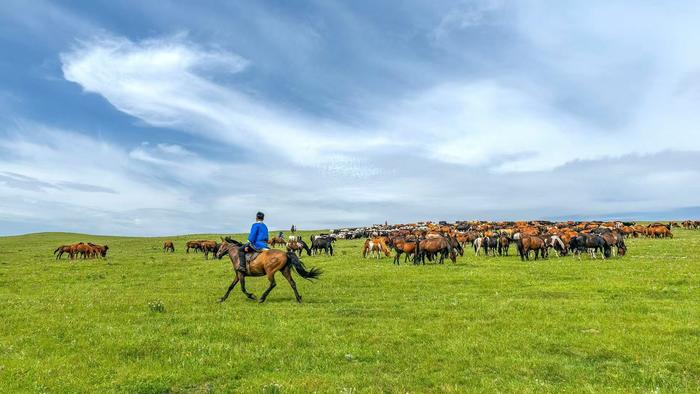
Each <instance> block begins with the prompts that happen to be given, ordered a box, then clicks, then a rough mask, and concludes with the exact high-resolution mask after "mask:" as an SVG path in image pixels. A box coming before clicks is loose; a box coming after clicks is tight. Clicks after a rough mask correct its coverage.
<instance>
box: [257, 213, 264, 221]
mask: <svg viewBox="0 0 700 394" xmlns="http://www.w3.org/2000/svg"><path fill="white" fill-rule="evenodd" d="M255 218H256V219H257V220H263V219H265V214H264V213H262V212H258V213H256V214H255Z"/></svg>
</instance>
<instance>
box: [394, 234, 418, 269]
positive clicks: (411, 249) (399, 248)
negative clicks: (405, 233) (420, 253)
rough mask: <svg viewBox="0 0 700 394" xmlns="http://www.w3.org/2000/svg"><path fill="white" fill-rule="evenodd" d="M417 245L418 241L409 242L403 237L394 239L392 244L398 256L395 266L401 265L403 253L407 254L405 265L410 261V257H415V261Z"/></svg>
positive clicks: (395, 258) (395, 259)
mask: <svg viewBox="0 0 700 394" xmlns="http://www.w3.org/2000/svg"><path fill="white" fill-rule="evenodd" d="M416 243H417V241H416V240H410V241H409V240H407V239H405V238H403V237H398V238H394V239H392V240H391V244H392V245H393V246H392V247H393V248H394V250H395V251H396V256H395V257H394V264H396V265H400V263H399V261H400V260H399V258H400V257H401V253H406V256H405V257H404V263H405V262H406V261H408V258H409V256H413V258H414V259H415V252H416Z"/></svg>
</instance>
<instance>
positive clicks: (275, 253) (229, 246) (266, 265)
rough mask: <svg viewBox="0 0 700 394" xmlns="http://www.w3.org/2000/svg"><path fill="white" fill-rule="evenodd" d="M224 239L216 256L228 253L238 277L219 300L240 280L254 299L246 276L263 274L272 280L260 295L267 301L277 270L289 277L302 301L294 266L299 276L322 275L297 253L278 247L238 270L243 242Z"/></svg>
mask: <svg viewBox="0 0 700 394" xmlns="http://www.w3.org/2000/svg"><path fill="white" fill-rule="evenodd" d="M222 241H223V242H222V243H221V246H220V247H219V250H218V251H217V252H216V258H218V259H220V258H221V257H222V256H223V255H225V254H228V257H229V258H230V259H231V265H233V271H234V272H235V274H236V277H235V278H234V279H233V282H231V285H230V286H229V287H228V290H226V294H224V296H223V297H221V298H220V299H219V302H224V301H225V300H226V299H227V298H228V295H229V294H230V293H231V290H233V288H234V287H235V286H236V284H237V283H238V282H241V291H242V292H243V294H245V295H246V297H248V298H249V299H251V300H254V299H255V296H254V295H253V294H251V293H249V292H248V291H246V288H245V277H246V276H263V275H264V276H267V280H268V281H269V282H270V285H269V286H268V288H267V290H265V292H264V293H263V294H262V295H261V296H260V300H259V301H258V302H265V299H267V296H268V295H269V294H270V292H271V291H272V289H274V288H275V286H276V283H275V273H277V271H281V272H282V275H283V276H284V278H285V279H287V282H289V286H291V287H292V290H293V291H294V296H295V297H296V300H297V302H301V295H299V292H298V291H297V285H296V283H295V282H294V278H292V268H293V269H294V270H295V271H296V272H297V274H299V276H301V277H302V278H304V279H308V280H312V279H318V277H319V276H320V275H321V270H319V269H318V268H315V267H314V268H311V269H310V270H308V271H307V270H306V267H305V266H304V263H302V262H301V260H299V258H298V257H297V255H296V254H294V253H292V252H286V253H285V252H283V251H281V250H277V249H268V250H265V251H263V252H262V253H260V254H259V255H258V257H257V258H255V260H253V261H251V262H249V263H248V266H247V271H246V272H241V271H239V270H238V267H240V262H239V258H240V256H239V254H238V252H239V249H238V248H239V247H240V246H242V244H241V243H240V242H237V241H236V240H233V239H231V238H226V239H223V238H222ZM243 258H245V257H243Z"/></svg>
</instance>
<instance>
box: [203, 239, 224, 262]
mask: <svg viewBox="0 0 700 394" xmlns="http://www.w3.org/2000/svg"><path fill="white" fill-rule="evenodd" d="M220 246H221V245H220V244H218V243H216V241H202V242H200V243H199V247H200V248H201V250H202V252H204V259H205V260H209V253H212V254H214V255H216V252H217V251H218V250H219V247H220Z"/></svg>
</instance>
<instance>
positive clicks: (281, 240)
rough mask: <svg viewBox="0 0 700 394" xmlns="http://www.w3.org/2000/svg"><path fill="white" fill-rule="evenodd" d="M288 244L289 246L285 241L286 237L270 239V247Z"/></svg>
mask: <svg viewBox="0 0 700 394" xmlns="http://www.w3.org/2000/svg"><path fill="white" fill-rule="evenodd" d="M286 244H287V241H285V240H284V237H272V238H270V246H272V247H273V248H274V247H275V246H277V245H282V246H284V245H286Z"/></svg>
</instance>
